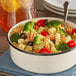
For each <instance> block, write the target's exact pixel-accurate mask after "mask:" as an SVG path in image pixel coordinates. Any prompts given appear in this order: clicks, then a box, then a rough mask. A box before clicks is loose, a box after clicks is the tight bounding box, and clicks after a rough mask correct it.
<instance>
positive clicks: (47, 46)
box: [10, 19, 76, 54]
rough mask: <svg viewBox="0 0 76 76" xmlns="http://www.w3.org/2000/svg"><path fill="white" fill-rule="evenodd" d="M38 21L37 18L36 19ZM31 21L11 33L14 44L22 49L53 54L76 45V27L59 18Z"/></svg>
mask: <svg viewBox="0 0 76 76" xmlns="http://www.w3.org/2000/svg"><path fill="white" fill-rule="evenodd" d="M36 21H37V20H36ZM36 21H34V20H33V21H29V22H27V23H25V24H21V25H19V26H17V27H16V28H14V29H13V30H12V32H11V33H10V40H11V42H12V43H13V45H14V46H15V47H17V48H19V49H21V50H24V51H28V52H32V53H40V54H51V53H59V52H63V51H66V50H67V49H70V48H73V47H76V29H75V28H73V27H71V26H69V25H67V28H66V29H64V23H63V22H61V21H59V20H47V19H41V20H39V21H37V22H36Z"/></svg>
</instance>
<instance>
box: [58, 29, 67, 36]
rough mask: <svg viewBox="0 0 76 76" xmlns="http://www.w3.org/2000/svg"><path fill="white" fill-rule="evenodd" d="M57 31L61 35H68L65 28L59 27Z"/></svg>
mask: <svg viewBox="0 0 76 76" xmlns="http://www.w3.org/2000/svg"><path fill="white" fill-rule="evenodd" d="M57 32H58V33H60V34H61V35H66V31H65V30H63V29H59V30H58V31H57Z"/></svg>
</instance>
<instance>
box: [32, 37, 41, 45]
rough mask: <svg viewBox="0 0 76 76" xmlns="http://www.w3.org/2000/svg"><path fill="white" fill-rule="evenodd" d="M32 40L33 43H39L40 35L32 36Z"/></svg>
mask: <svg viewBox="0 0 76 76" xmlns="http://www.w3.org/2000/svg"><path fill="white" fill-rule="evenodd" d="M33 42H34V43H35V44H39V43H40V42H41V37H40V36H36V37H35V38H34V40H33Z"/></svg>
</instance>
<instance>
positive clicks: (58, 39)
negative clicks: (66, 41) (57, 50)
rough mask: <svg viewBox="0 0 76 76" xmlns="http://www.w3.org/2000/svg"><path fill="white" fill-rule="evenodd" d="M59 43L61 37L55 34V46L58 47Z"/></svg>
mask: <svg viewBox="0 0 76 76" xmlns="http://www.w3.org/2000/svg"><path fill="white" fill-rule="evenodd" d="M60 41H61V35H60V34H59V33H56V35H55V45H59V43H60Z"/></svg>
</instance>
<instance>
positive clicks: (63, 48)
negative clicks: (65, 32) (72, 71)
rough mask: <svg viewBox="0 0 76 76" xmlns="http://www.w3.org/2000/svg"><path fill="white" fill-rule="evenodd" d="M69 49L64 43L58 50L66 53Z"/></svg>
mask: <svg viewBox="0 0 76 76" xmlns="http://www.w3.org/2000/svg"><path fill="white" fill-rule="evenodd" d="M67 49H69V46H68V45H67V44H66V43H62V44H59V45H58V46H57V50H59V51H64V50H67Z"/></svg>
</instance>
